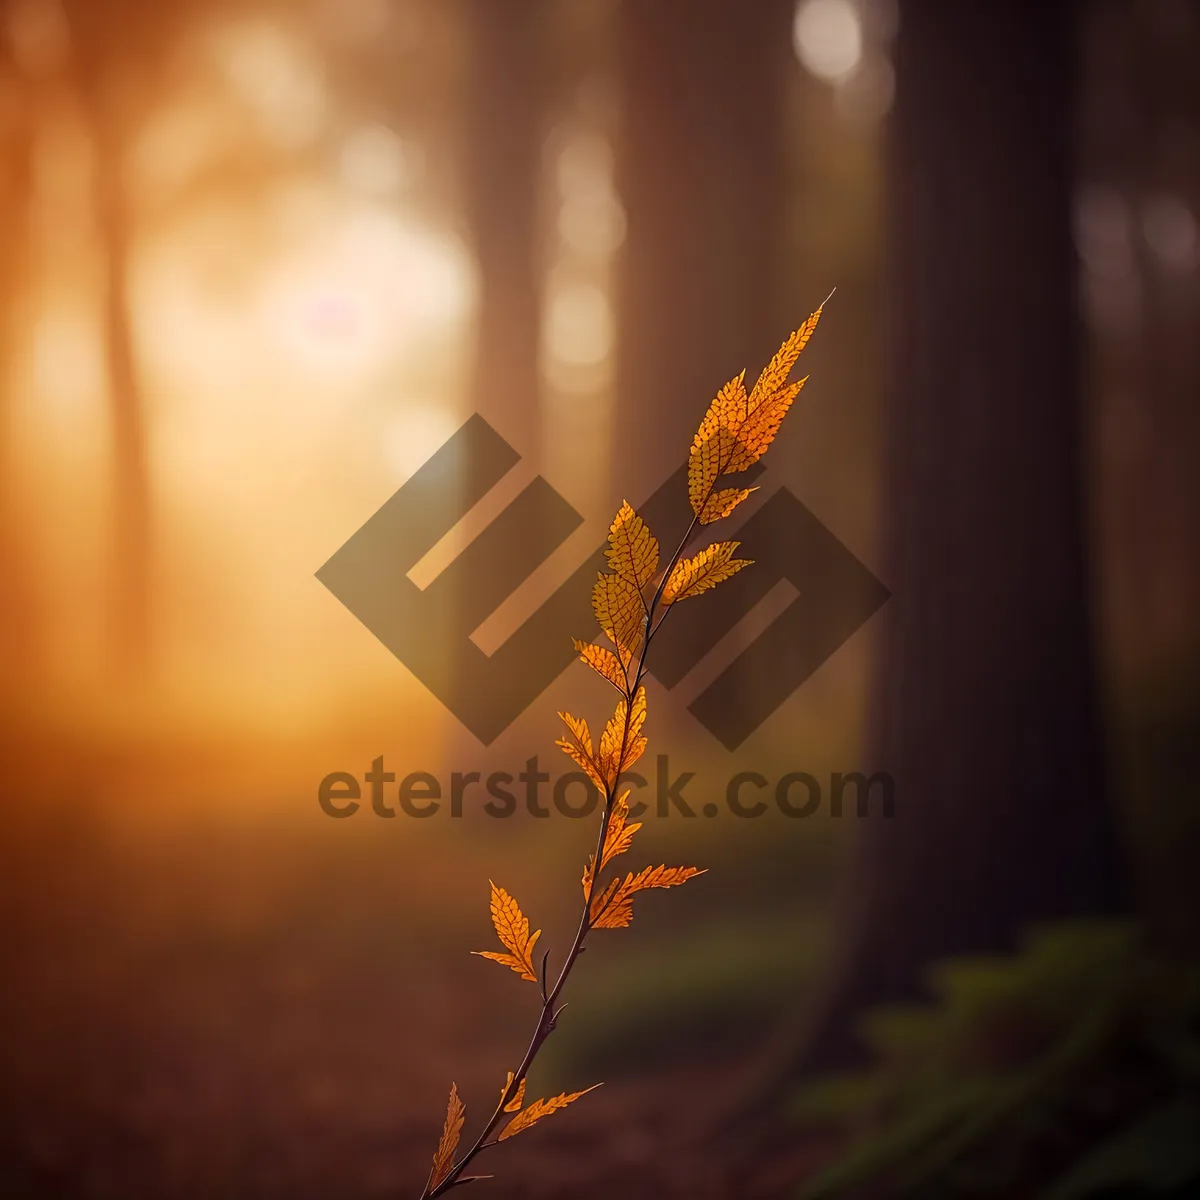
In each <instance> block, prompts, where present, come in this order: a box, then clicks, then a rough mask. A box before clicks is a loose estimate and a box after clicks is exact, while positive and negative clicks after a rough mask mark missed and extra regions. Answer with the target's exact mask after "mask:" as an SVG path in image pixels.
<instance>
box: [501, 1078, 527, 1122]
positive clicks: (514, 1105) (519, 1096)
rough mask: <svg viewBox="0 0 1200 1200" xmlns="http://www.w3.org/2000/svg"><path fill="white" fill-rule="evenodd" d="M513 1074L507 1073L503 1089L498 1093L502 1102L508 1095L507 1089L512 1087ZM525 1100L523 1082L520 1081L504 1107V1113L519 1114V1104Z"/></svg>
mask: <svg viewBox="0 0 1200 1200" xmlns="http://www.w3.org/2000/svg"><path fill="white" fill-rule="evenodd" d="M512 1081H513V1073H512V1072H511V1071H509V1073H508V1078H507V1079H506V1080H505V1081H504V1087H503V1088H502V1089H501V1091H500V1099H501V1100H503V1099H504V1097H505V1096H506V1095H507V1094H508V1089H509V1088H510V1087H512ZM524 1100H525V1080H524V1079H522V1080H521V1082H520V1083H518V1084H517V1090H516V1091H515V1092H513V1094H512V1099H511V1100H509V1102H508V1103H507V1104H506V1105H505V1106H504V1111H505V1112H520V1111H521V1104H522V1103H523V1101H524Z"/></svg>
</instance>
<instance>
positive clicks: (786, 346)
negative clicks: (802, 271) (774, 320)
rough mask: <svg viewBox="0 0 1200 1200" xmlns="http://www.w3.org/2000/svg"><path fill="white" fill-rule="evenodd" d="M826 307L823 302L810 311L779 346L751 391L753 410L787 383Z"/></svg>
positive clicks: (751, 406)
mask: <svg viewBox="0 0 1200 1200" xmlns="http://www.w3.org/2000/svg"><path fill="white" fill-rule="evenodd" d="M824 308H825V305H824V304H822V305H821V307H820V308H818V309H817V310H816V312H814V313H810V314H809V317H808V320H807V321H805V322H804V324H803V325H801V326H800V328H799V329H797V330H796V331H795V333H793V334H792V335H791V336H790V337H788V339H787V340H786V341H785V342H784V343H783V345H782V346H780V347H779V349H778V351H777V352H776V354H775V357H774V358H772V359H771V361H770V362H769V363H767V365H766V366H765V367H764V368H763V372H762V374H761V375H760V376H759V377H758V381H757V382H756V383H755V385H754V388H753V390H752V391H751V393H750V409H751V411H753V410H754V409H755V408H756V407H757V406H758V405H759V404H761V403H762V402H763V401H764V400H765V399H766V398H767V397H768V396H770V395H772V394H774V393H775V392H777V391H778V390H779V389H780V388H781V387H783V385H784V384H785V383H787V377H788V376H789V375H790V374H791V373H792V368H793V367H794V366H795V365H796V359H798V358H799V357H800V352H801V351H802V350H803V349H804V347H805V346H807V345H808V339H809V338H810V337H812V335H813V331H814V330H815V329H816V327H817V322H818V321H820V319H821V313H822V311H824Z"/></svg>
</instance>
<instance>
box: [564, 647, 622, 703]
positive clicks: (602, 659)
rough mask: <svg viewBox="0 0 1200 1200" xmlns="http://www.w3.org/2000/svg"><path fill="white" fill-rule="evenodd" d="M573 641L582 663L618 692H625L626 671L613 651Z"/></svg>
mask: <svg viewBox="0 0 1200 1200" xmlns="http://www.w3.org/2000/svg"><path fill="white" fill-rule="evenodd" d="M571 640H572V641H573V642H574V643H575V649H576V650H578V651H579V658H580V661H582V662H585V663H587V665H588V666H589V667H591V668H592V670H593V671H595V672H596V674H598V675H600V676H601V677H602V678H604V679H607V680H608V682H609V683H611V684H612V685H613V687H615V688H616V689H617V691H619V692H624V691H625V688H626V686H627V681H626V679H625V669H624V667H622V666H621V660H620V659H619V658H617V656H616V655H615V654H614V653H613V652H612V651H611V650H605V648H604V647H603V646H596V645H593V644H592V643H591V642H581V641H580V640H579V639H578V638H572V639H571Z"/></svg>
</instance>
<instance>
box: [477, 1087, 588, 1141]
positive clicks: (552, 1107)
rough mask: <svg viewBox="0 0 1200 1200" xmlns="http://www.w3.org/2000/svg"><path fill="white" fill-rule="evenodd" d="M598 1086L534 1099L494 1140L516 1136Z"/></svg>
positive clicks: (503, 1139)
mask: <svg viewBox="0 0 1200 1200" xmlns="http://www.w3.org/2000/svg"><path fill="white" fill-rule="evenodd" d="M599 1086H600V1085H599V1084H598V1083H594V1084H592V1086H591V1087H590V1088H584V1089H583V1091H582V1092H563V1093H562V1094H561V1095H558V1096H551V1097H550V1099H548V1100H535V1101H534V1102H533V1103H532V1104H531V1105H530V1106H529V1107H528V1108H527V1109H525V1110H524V1111H523V1112H519V1113H517V1115H516V1116H515V1117H513V1119H512V1120H511V1121H509V1123H508V1124H507V1125H506V1126H505V1127H504V1129H503V1130H502V1131H501V1133H500V1136H499V1137H498V1138H497V1139H496V1140H497V1141H500V1142H503V1141H505V1140H506V1139H507V1138H510V1137H514V1136H516V1134H518V1133H521V1132H523V1131H524V1130H526V1129H528V1128H529V1127H530V1126H531V1125H536V1124H537V1122H538V1121H540V1120H541V1119H542V1118H543V1117H548V1116H549V1115H550V1114H551V1113H553V1112H558V1110H559V1109H560V1108H566V1107H567V1105H568V1104H573V1103H574V1102H575V1101H576V1100H578V1099H579V1097H580V1096H586V1095H587V1094H588V1092H593V1091H595V1090H596V1088H598V1087H599Z"/></svg>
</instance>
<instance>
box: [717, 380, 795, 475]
mask: <svg viewBox="0 0 1200 1200" xmlns="http://www.w3.org/2000/svg"><path fill="white" fill-rule="evenodd" d="M807 382H808V376H807V375H806V376H805V377H804V378H803V379H801V380H800V381H799V382H798V383H791V384H788V386H787V387H784V388H780V390H779V391H777V392H775V393H774V394H773V395H771V396H768V397H767V398H766V399H765V400H764V401H763V402H762V403H761V404H760V405H759V406H758V407H757V408H755V409H753V410H752V411H751V413H750V415H749V416H748V417H747V418H746V419H745V420H744V421H743V422H742V423H741V425H739V426H738V429H737V432H736V434H735V436H734V445H733V450H732V452H731V453H730V455H729V459H728V461H727V462H726V464H725V470H726V471H730V472H734V471H744V470H745V469H746V468H747V467H748V466H750V465H751V463H756V462H758V460H759V459H760V458H762V456H763V455H764V454H766V452H767V451H768V450H769V449H770V446H771V443H772V442H773V441H774V440H775V435H776V434H777V433H778V432H779V426H780V425H782V424H783V418H784V417H785V416H787V411H788V409H789V408H791V406H792V401H793V400H795V398H796V397H797V396H798V395H799V394H800V389H801V388H802V387H803V386H804V385H805V384H806V383H807Z"/></svg>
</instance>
